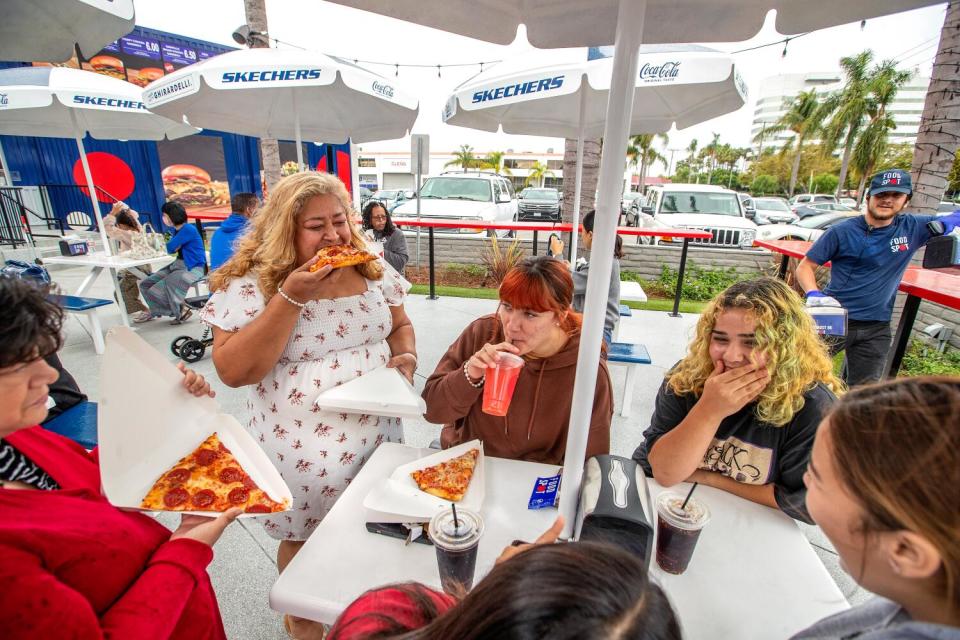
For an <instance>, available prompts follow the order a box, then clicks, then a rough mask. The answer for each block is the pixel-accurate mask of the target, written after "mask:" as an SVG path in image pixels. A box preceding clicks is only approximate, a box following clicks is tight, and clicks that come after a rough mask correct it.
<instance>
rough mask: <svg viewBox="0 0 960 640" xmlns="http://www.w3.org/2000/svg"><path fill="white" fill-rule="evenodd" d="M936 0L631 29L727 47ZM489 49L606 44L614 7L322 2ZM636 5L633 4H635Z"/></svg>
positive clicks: (819, 1) (657, 14)
mask: <svg viewBox="0 0 960 640" xmlns="http://www.w3.org/2000/svg"><path fill="white" fill-rule="evenodd" d="M942 1H943V0H853V1H851V0H845V1H841V2H837V1H835V0H829V1H828V0H811V1H800V0H682V1H678V0H646V2H643V3H642V4H643V5H644V6H643V7H642V8H641V9H640V13H641V15H644V20H643V21H642V23H640V24H636V25H631V27H632V28H634V30H635V32H634V35H635V36H637V40H638V42H642V43H644V44H664V43H674V42H735V41H740V40H749V39H750V38H752V37H753V36H754V35H756V34H757V32H758V31H760V28H761V27H762V26H763V21H764V20H765V19H766V16H767V12H768V11H770V10H771V9H776V10H777V21H776V27H777V31H779V32H780V33H782V34H784V35H793V34H796V33H802V32H804V31H812V30H814V29H824V28H826V27H832V26H835V25H838V24H846V23H848V22H856V21H858V20H864V19H867V18H876V17H878V16H884V15H887V14H890V13H897V12H898V11H906V10H908V9H916V8H918V7H925V6H929V5H933V4H940V3H941V2H942ZM330 2H334V3H336V4H342V5H346V6H348V7H354V8H357V9H363V10H365V11H370V12H372V13H379V14H381V15H385V16H390V17H392V18H399V19H400V20H406V21H407V22H413V23H415V24H422V25H424V26H426V27H433V28H435V29H442V30H443V31H450V32H452V33H457V34H459V35H462V36H467V37H469V38H476V39H478V40H484V41H486V42H493V43H495V44H510V43H511V42H513V41H514V39H515V38H516V37H517V27H518V26H520V25H521V24H523V25H525V26H526V28H527V40H528V41H529V42H530V44H532V45H533V46H535V47H537V48H540V49H556V48H561V47H591V46H600V45H608V44H614V35H615V32H616V27H617V12H618V10H619V9H618V7H619V6H620V1H619V0H507V1H504V0H418V1H417V2H384V1H383V0H330ZM637 4H638V5H639V4H641V3H640V2H638V3H637Z"/></svg>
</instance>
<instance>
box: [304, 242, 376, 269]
mask: <svg viewBox="0 0 960 640" xmlns="http://www.w3.org/2000/svg"><path fill="white" fill-rule="evenodd" d="M317 257H318V258H319V260H317V261H316V262H315V263H314V264H313V266H311V267H310V272H311V273H313V272H314V271H319V270H320V269H322V268H323V267H325V266H327V265H328V264H329V265H330V266H331V267H333V268H334V269H340V268H341V267H352V266H354V265H357V264H364V263H365V262H373V261H374V260H376V259H377V256H375V255H373V254H372V253H369V252H367V251H363V250H362V249H357V248H356V247H352V246H350V245H348V244H337V245H333V246H331V247H324V248H323V249H320V251H317Z"/></svg>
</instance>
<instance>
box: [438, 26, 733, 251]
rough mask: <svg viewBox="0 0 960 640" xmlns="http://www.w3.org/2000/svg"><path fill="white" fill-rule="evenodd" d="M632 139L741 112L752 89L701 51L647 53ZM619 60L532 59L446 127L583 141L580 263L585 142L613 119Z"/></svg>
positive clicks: (483, 91)
mask: <svg viewBox="0 0 960 640" xmlns="http://www.w3.org/2000/svg"><path fill="white" fill-rule="evenodd" d="M638 67H639V68H640V72H639V74H638V76H637V79H636V86H635V89H634V101H633V104H634V106H633V113H632V114H631V117H630V128H629V130H628V133H629V135H637V134H641V133H659V132H662V131H666V130H668V129H669V128H670V126H671V125H672V124H674V123H676V125H677V128H678V129H683V128H686V127H689V126H692V125H694V124H697V123H699V122H703V121H704V120H709V119H710V118H715V117H717V116H720V115H723V114H725V113H729V112H731V111H736V110H737V109H739V108H740V107H742V106H743V105H744V103H745V101H746V97H747V96H746V94H747V90H746V85H745V84H744V82H743V79H742V78H741V77H740V74H739V73H738V72H737V70H736V69H735V67H734V63H733V59H732V58H730V56H728V55H726V54H723V53H720V52H719V51H714V50H712V49H707V48H706V47H698V46H696V45H645V46H643V47H641V48H640V57H639V61H638ZM612 71H613V59H612V58H602V59H599V60H587V50H586V49H585V48H574V49H550V50H538V51H533V52H529V53H525V54H523V55H522V56H519V57H517V58H514V59H511V60H507V61H504V62H501V63H499V64H497V65H496V66H494V67H493V68H491V69H489V70H487V71H484V72H483V73H480V74H478V75H477V76H474V77H473V78H471V79H470V80H468V81H467V82H465V83H463V84H462V85H460V86H459V87H457V89H456V90H455V91H454V93H453V95H452V96H450V98H449V99H448V100H447V104H446V108H445V109H444V112H443V119H444V121H445V122H446V123H447V124H452V125H457V126H462V127H470V128H472V129H481V130H484V131H497V130H498V128H500V127H502V128H503V131H504V133H515V134H522V135H540V136H562V137H564V138H575V139H576V140H577V165H576V166H577V168H576V178H575V180H574V199H573V220H572V222H573V228H574V232H573V234H572V250H571V255H572V256H574V259H576V255H577V240H578V234H577V232H576V229H577V228H578V225H579V224H580V179H581V173H582V169H583V141H584V138H599V137H600V136H601V135H603V128H604V125H605V122H606V115H607V102H608V100H607V98H608V96H609V94H610V79H611V74H612Z"/></svg>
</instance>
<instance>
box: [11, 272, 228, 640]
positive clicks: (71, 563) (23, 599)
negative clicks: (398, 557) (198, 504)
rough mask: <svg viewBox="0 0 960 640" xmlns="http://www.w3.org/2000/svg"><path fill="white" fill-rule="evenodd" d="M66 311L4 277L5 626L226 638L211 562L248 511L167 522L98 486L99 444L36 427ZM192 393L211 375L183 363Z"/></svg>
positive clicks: (41, 633) (15, 633)
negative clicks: (87, 445) (125, 505)
mask: <svg viewBox="0 0 960 640" xmlns="http://www.w3.org/2000/svg"><path fill="white" fill-rule="evenodd" d="M62 321H63V312H62V310H61V309H60V308H59V307H57V306H56V305H54V304H53V303H51V302H49V301H48V300H47V298H46V295H45V293H44V292H43V291H41V290H40V289H37V288H35V287H34V286H32V285H31V284H28V283H27V282H23V281H20V280H15V279H13V278H4V277H0V398H2V400H0V593H2V594H3V596H2V598H0V629H2V630H3V631H2V632H0V635H2V636H3V637H4V638H7V639H9V640H13V639H18V638H44V639H48V638H82V639H84V640H85V639H87V638H136V639H137V640H149V639H154V638H156V639H160V638H190V639H220V638H225V637H226V636H225V635H224V631H223V623H222V621H221V620H220V611H219V608H218V607H217V599H216V596H215V595H214V592H213V588H212V586H211V584H210V579H209V577H208V575H207V572H206V567H207V565H208V564H209V563H210V560H211V559H212V558H213V550H212V549H211V546H212V545H213V544H214V543H215V542H216V541H217V539H218V538H219V537H220V534H221V533H222V532H223V529H224V527H226V526H227V524H228V523H229V522H230V521H231V520H233V519H234V518H235V517H236V516H237V514H238V513H239V512H240V510H239V509H235V510H232V511H230V512H227V513H225V514H223V515H221V516H220V517H217V518H206V517H201V516H189V515H185V516H183V517H182V519H181V522H180V527H179V528H178V529H177V530H176V531H174V532H173V534H172V535H171V533H170V531H169V530H168V529H167V528H166V527H164V526H163V525H161V524H160V523H158V522H157V521H156V520H154V519H153V518H151V517H150V516H148V515H146V514H143V513H136V512H130V511H122V510H120V509H117V508H116V507H114V506H112V505H111V504H110V503H109V502H107V500H106V498H104V497H103V495H102V494H101V493H100V468H99V465H98V462H97V451H96V450H94V451H91V452H89V453H88V452H87V451H85V450H84V449H83V448H82V447H80V446H79V445H76V444H74V443H73V442H72V441H70V440H68V439H66V438H63V437H61V436H58V435H56V434H54V433H51V432H49V431H46V430H45V429H44V428H43V427H39V426H35V425H39V424H40V422H41V421H42V420H43V419H44V417H46V414H47V391H48V385H50V384H51V383H53V382H54V380H56V378H57V372H56V370H55V369H53V368H52V367H50V366H49V365H48V364H47V363H46V362H45V361H44V359H43V358H44V356H47V355H49V354H51V353H54V352H56V351H57V349H58V348H59V347H60V344H61V336H60V328H61V324H62ZM184 374H185V375H184V379H183V383H184V386H185V387H186V388H187V389H188V390H189V391H190V392H191V393H193V394H194V395H203V394H208V393H209V394H210V395H212V392H211V391H210V386H209V384H207V383H206V382H205V381H204V379H203V378H202V377H201V376H199V375H197V374H196V373H194V372H192V371H187V370H184Z"/></svg>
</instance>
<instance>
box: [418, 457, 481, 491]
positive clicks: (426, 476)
mask: <svg viewBox="0 0 960 640" xmlns="http://www.w3.org/2000/svg"><path fill="white" fill-rule="evenodd" d="M479 455H480V450H479V449H470V451H467V452H466V453H464V454H463V455H460V456H457V457H456V458H451V459H449V460H447V461H445V462H441V463H440V464H435V465H433V466H432V467H427V468H425V469H419V470H417V471H414V472H412V473H411V474H410V476H411V477H412V478H413V481H414V482H416V483H417V486H418V487H420V490H421V491H424V492H426V493H429V494H430V495H433V496H437V497H438V498H443V499H444V500H450V501H451V502H460V501H461V500H463V496H464V494H466V493H467V487H468V486H470V479H471V478H473V470H474V469H475V468H476V466H477V457H478V456H479Z"/></svg>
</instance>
